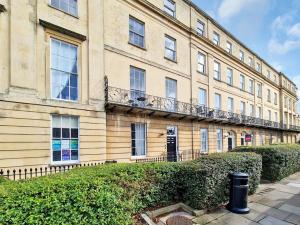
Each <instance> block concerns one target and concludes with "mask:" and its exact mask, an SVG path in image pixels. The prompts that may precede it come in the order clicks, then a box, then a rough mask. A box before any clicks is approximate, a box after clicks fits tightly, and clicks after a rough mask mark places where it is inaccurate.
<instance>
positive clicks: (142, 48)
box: [128, 41, 147, 51]
mask: <svg viewBox="0 0 300 225" xmlns="http://www.w3.org/2000/svg"><path fill="white" fill-rule="evenodd" d="M128 44H130V45H132V46H134V47H136V48H139V49H141V50H144V51H147V49H146V48H145V47H141V46H139V45H136V44H134V43H131V42H130V41H128Z"/></svg>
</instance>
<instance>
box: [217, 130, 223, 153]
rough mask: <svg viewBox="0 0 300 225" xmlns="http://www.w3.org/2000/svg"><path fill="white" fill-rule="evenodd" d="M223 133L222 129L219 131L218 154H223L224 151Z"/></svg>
mask: <svg viewBox="0 0 300 225" xmlns="http://www.w3.org/2000/svg"><path fill="white" fill-rule="evenodd" d="M222 133H223V132H222V129H217V152H222V150H223V139H222V136H223V135H222Z"/></svg>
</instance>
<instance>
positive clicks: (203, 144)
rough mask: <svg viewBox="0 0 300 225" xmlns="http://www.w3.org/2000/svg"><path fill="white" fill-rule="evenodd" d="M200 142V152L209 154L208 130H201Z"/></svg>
mask: <svg viewBox="0 0 300 225" xmlns="http://www.w3.org/2000/svg"><path fill="white" fill-rule="evenodd" d="M200 141H201V148H200V152H202V153H207V152H208V132H207V129H206V128H203V129H200Z"/></svg>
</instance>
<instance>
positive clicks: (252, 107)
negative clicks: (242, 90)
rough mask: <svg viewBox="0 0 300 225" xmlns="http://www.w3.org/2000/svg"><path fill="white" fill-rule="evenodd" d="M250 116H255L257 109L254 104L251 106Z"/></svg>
mask: <svg viewBox="0 0 300 225" xmlns="http://www.w3.org/2000/svg"><path fill="white" fill-rule="evenodd" d="M249 116H251V117H254V116H255V109H254V105H253V104H250V110H249Z"/></svg>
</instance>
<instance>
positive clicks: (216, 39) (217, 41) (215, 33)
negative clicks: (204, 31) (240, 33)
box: [213, 32, 220, 45]
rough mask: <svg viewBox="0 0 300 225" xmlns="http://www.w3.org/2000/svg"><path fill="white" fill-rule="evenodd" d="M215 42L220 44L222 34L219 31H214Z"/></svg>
mask: <svg viewBox="0 0 300 225" xmlns="http://www.w3.org/2000/svg"><path fill="white" fill-rule="evenodd" d="M213 43H214V44H216V45H220V35H219V34H218V33H217V32H214V35H213Z"/></svg>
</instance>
